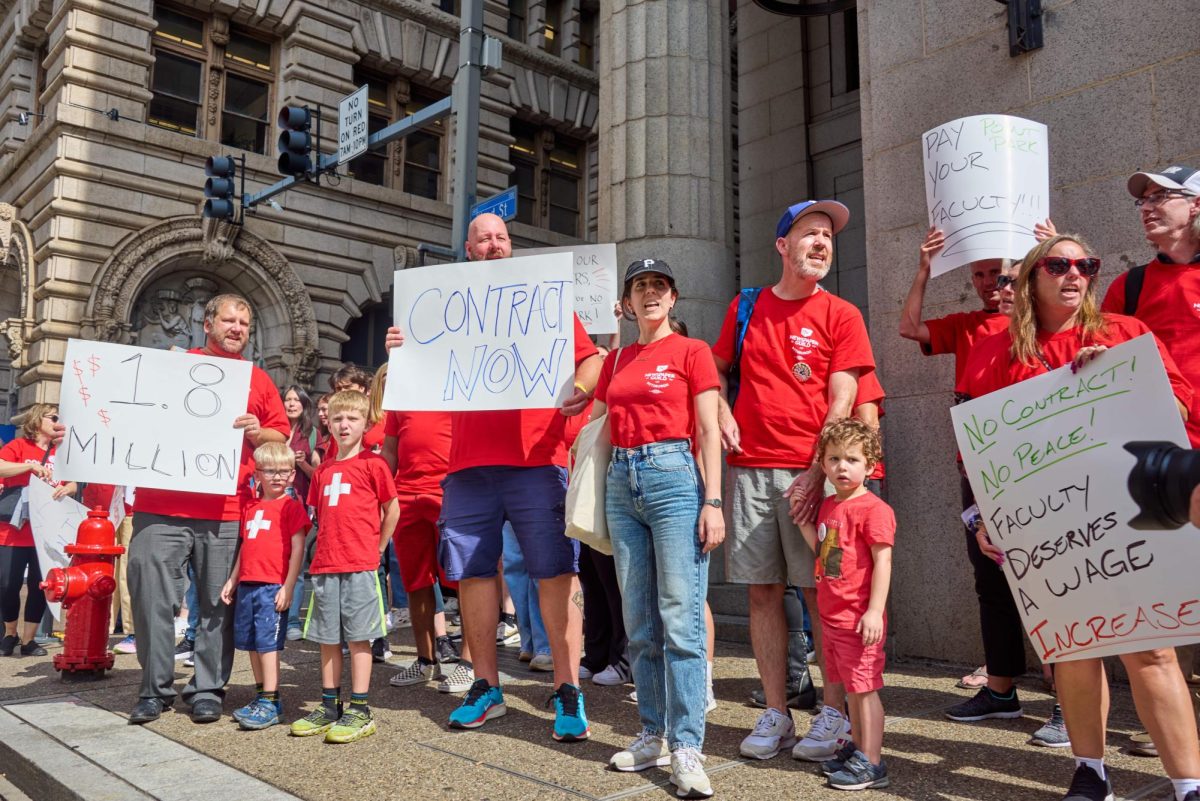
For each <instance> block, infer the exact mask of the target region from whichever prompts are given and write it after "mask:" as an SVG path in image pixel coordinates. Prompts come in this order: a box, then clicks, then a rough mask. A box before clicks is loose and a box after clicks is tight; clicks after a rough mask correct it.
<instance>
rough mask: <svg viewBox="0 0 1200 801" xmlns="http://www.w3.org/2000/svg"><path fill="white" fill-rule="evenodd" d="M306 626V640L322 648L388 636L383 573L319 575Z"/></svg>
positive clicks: (316, 579)
mask: <svg viewBox="0 0 1200 801" xmlns="http://www.w3.org/2000/svg"><path fill="white" fill-rule="evenodd" d="M312 592H313V597H312V601H311V602H310V603H309V605H308V619H307V620H306V621H305V623H304V639H306V640H308V641H309V642H315V643H320V644H321V645H338V644H339V643H342V642H369V641H370V640H374V639H375V638H377V637H386V636H387V628H386V626H385V623H384V617H383V616H384V611H383V591H382V590H381V589H380V587H379V573H378V572H376V571H374V570H364V571H361V572H359V573H317V574H315V575H314V576H313V577H312Z"/></svg>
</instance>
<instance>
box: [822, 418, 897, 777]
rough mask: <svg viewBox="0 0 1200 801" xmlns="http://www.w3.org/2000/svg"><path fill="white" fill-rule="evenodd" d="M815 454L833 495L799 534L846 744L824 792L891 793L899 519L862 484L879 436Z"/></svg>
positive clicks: (843, 435) (857, 437) (841, 439)
mask: <svg viewBox="0 0 1200 801" xmlns="http://www.w3.org/2000/svg"><path fill="white" fill-rule="evenodd" d="M817 454H818V458H819V459H820V464H821V469H822V470H823V471H824V472H825V477H826V478H828V479H829V481H830V482H831V483H832V484H833V487H834V490H835V492H836V494H835V495H832V496H830V497H828V498H826V499H825V500H824V501H823V502H822V503H821V507H820V509H819V510H818V512H817V522H816V525H815V526H814V525H813V524H811V523H807V524H804V525H802V526H801V531H802V532H803V533H804V539H805V540H807V541H808V544H809V546H810V547H812V548H813V550H814V551H816V554H817V559H816V562H817V564H816V579H817V608H818V609H819V610H820V613H821V625H822V627H823V631H824V635H825V636H824V638H823V639H822V643H821V647H822V649H823V651H824V656H825V660H824V662H825V681H826V682H827V683H829V684H832V683H838V682H840V683H842V684H844V685H845V687H846V693H847V700H848V701H849V706H850V730H851V731H852V732H854V733H855V735H856V736H857V737H858V738H859V739H858V743H857V744H855V743H854V742H853V741H850V740H848V741H847V742H846V743H845V745H843V746H842V748H841V749H840V750H839V751H838V752H837V753H836V754H835V755H834V758H833V759H831V760H829V761H827V762H823V763H822V764H821V770H822V771H823V772H824V773H825V774H826V775H827V776H828V777H829V785H830V786H831V787H835V788H837V789H839V790H865V789H868V788H878V787H887V786H888V775H887V766H885V765H884V764H883V756H882V753H881V751H882V748H883V703H882V702H881V701H880V699H879V689H880V688H881V687H883V664H884V653H883V643H884V637H885V635H886V632H887V614H886V611H885V606H886V604H887V595H888V587H889V585H890V584H891V579H892V545H893V543H894V542H895V536H896V516H895V514H893V513H892V508H891V507H890V506H888V505H887V504H886V503H884V502H883V501H882V500H881V499H880V498H879V496H877V495H874V494H873V493H871V491H870V490H868V489H867V488H866V487H865V486H864V485H863V482H864V481H866V478H867V476H869V475H870V474H871V470H872V469H873V468H874V466H875V465H876V464H878V463H879V461H880V459H881V458H882V453H881V449H880V444H879V432H878V431H876V430H875V429H874V428H872V427H871V426H869V425H867V424H866V423H864V422H862V421H861V420H856V419H852V418H851V419H845V420H839V421H837V422H836V423H830V424H829V425H827V426H825V428H824V429H823V430H822V431H821V438H820V440H819V442H818V445H817Z"/></svg>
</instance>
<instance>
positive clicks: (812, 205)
mask: <svg viewBox="0 0 1200 801" xmlns="http://www.w3.org/2000/svg"><path fill="white" fill-rule="evenodd" d="M817 212H820V213H821V214H824V215H826V216H828V217H829V219H830V220H831V221H832V222H833V232H834V233H835V234H836V233H838V232H839V231H841V230H842V229H843V228H845V227H846V223H848V222H850V209H848V208H846V207H845V206H844V205H842V204H841V203H839V202H837V201H836V200H802V201H800V202H799V203H793V204H792V205H791V206H788V207H787V211H785V212H784V213H783V216H782V217H780V218H779V224H778V225H776V226H775V238H776V239H783V238H784V237H785V236H787V234H788V231H790V230H792V226H793V225H795V224H796V220H798V219H800V218H801V217H803V216H804V215H806V214H815V213H817Z"/></svg>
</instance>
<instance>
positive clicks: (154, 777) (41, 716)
mask: <svg viewBox="0 0 1200 801" xmlns="http://www.w3.org/2000/svg"><path fill="white" fill-rule="evenodd" d="M391 639H392V642H393V651H395V652H396V656H395V657H393V659H392V664H391V665H378V664H377V665H375V671H374V673H373V674H372V682H371V684H372V688H371V699H370V700H371V706H372V709H373V710H374V714H375V715H376V718H377V720H378V724H379V732H378V733H377V734H376V735H375V736H372V737H369V738H366V739H364V740H361V741H359V742H357V743H352V744H348V745H327V744H325V743H323V742H320V741H319V738H306V739H296V738H292V737H289V736H288V728H287V726H286V725H284V726H276V727H274V728H272V729H268V730H266V731H261V732H245V731H241V730H239V729H238V728H237V726H236V724H234V723H233V721H232V719H230V718H229V717H228V713H229V712H230V711H232V710H233V709H235V708H236V707H238V706H241V705H242V704H244V703H247V702H248V701H249V700H250V699H251V696H252V695H253V677H252V674H251V672H250V665H249V661H248V659H247V658H246V656H245V654H242V653H239V654H238V658H237V661H236V663H235V665H234V674H233V678H232V681H231V682H230V687H229V693H228V696H227V697H226V701H225V712H226V717H225V718H223V719H222V720H221V721H220V722H218V723H213V724H208V725H196V724H193V723H192V722H191V720H190V719H189V718H188V716H187V715H186V714H182V713H180V712H167V713H165V714H164V715H163V717H162V718H161V719H160V720H158V721H156V722H154V723H152V724H150V725H148V726H146V727H134V726H129V725H127V723H126V720H125V718H126V717H127V716H128V713H129V710H130V709H132V707H133V705H134V703H135V702H136V700H137V688H138V676H139V671H138V667H137V661H136V658H135V657H133V656H120V655H118V657H117V667H116V669H114V670H113V671H112V672H111V673H110V674H109V675H108V676H106V677H105V678H104V679H102V680H100V681H96V682H89V683H83V684H80V683H71V684H64V683H63V682H62V681H61V680H60V679H59V677H58V675H57V674H56V673H55V672H54V670H53V668H52V666H51V664H50V658H49V657H43V658H40V659H33V658H17V657H12V658H3V659H0V771H3V772H5V773H8V774H9V776H8V778H9V780H10V781H12V782H13V783H14V784H16V785H17V787H19V788H20V789H21V790H23V791H24V792H25V793H26V794H27V795H29V796H30V797H31V798H34V799H36V801H54V799H57V798H80V799H88V800H89V801H91V799H101V798H103V799H119V800H120V801H124V799H138V800H139V801H145V799H161V800H162V801H187V800H188V799H193V798H196V799H199V798H205V799H209V798H214V797H217V798H221V797H227V798H229V799H234V798H237V799H241V798H246V799H255V800H256V801H257V799H268V800H269V801H275V799H280V800H282V799H287V798H293V797H295V798H299V799H305V801H309V800H312V801H316V799H327V798H339V799H358V798H363V799H366V798H370V799H409V798H423V799H430V801H459V800H460V799H462V800H463V801H466V800H468V799H469V800H471V801H484V800H485V799H486V801H524V800H525V799H529V801H533V800H534V799H536V800H537V801H579V799H585V801H616V799H626V798H637V799H639V801H641V800H642V799H645V800H646V801H665V799H669V798H674V794H673V790H674V788H673V787H672V786H671V785H669V784H668V782H667V777H668V772H667V771H666V770H660V769H651V770H648V771H645V772H643V773H616V772H611V771H608V770H606V769H605V765H606V764H607V761H608V758H609V757H610V756H611V755H612V754H613V752H615V751H617V750H620V749H621V748H623V747H624V746H625V745H626V744H627V743H628V742H629V741H630V740H632V739H633V738H634V737H635V736H636V735H637V733H638V730H639V726H638V721H637V710H636V707H635V706H634V704H633V703H631V702H630V701H629V700H628V693H629V691H630V689H631V687H629V686H625V687H597V686H594V685H592V684H591V682H584V692H585V698H586V703H587V712H588V717H589V719H590V721H591V726H592V737H591V739H590V740H588V741H587V742H583V743H576V744H572V745H562V744H558V743H555V742H553V741H552V740H551V738H550V726H551V722H552V720H553V712H552V710H551V709H549V708H547V706H546V700H547V698H548V696H549V695H550V693H551V690H552V688H551V686H550V675H549V674H546V673H531V672H530V671H529V670H528V668H527V667H526V665H524V664H522V663H520V662H519V661H518V660H517V651H516V649H515V648H501V649H500V651H501V658H500V669H501V671H502V674H503V676H502V684H503V686H504V690H505V699H506V702H507V704H508V709H509V712H508V715H507V716H505V717H503V718H498V719H496V720H493V721H490V722H489V723H488V724H487V725H486V726H485V727H483V728H482V729H479V730H476V731H471V732H452V731H449V730H448V729H447V728H446V725H445V723H446V716H447V715H448V714H449V712H450V710H451V709H452V708H453V707H454V706H455V705H456V703H457V700H458V699H457V697H455V696H449V695H444V694H442V693H438V692H437V691H436V689H435V687H434V684H433V683H430V684H429V685H427V686H417V687H407V688H401V689H397V688H393V687H390V686H388V683H387V680H388V678H389V677H390V676H391V675H392V674H393V673H394V671H395V669H396V668H395V667H393V666H392V665H395V666H399V665H403V664H407V663H408V662H409V661H411V659H412V658H413V655H414V651H413V648H412V640H411V630H409V629H404V630H402V631H400V632H397V633H394V634H393V635H392V637H391ZM112 642H113V643H114V644H115V643H116V642H117V639H116V638H114V639H113V641H112ZM397 642H399V643H401V644H400V645H399V646H397V645H396V643H397ZM52 653H53V652H52ZM283 663H284V664H283V670H282V689H283V701H284V706H285V709H286V713H287V719H288V720H289V721H290V720H294V719H295V718H296V717H299V716H300V715H301V714H303V712H305V711H307V710H308V709H310V708H311V706H312V705H313V704H314V703H315V702H316V701H317V700H318V698H319V696H320V689H319V685H320V682H319V676H318V671H319V659H318V655H317V650H316V647H315V646H312V645H310V644H307V643H288V646H287V650H286V651H285V652H284V657H283ZM179 665H180V668H179V674H178V675H179V685H178V686H179V687H182V685H183V684H184V682H185V681H186V678H187V675H188V673H189V671H185V669H183V668H182V663H179ZM889 668H890V669H889V670H888V672H887V674H886V677H885V681H886V684H887V686H886V688H885V689H884V690H883V702H884V707H885V709H886V711H887V715H888V717H887V726H886V730H885V732H884V757H885V759H886V760H887V763H888V769H889V774H890V776H891V780H892V783H891V787H889V788H887V789H886V790H879V791H871V792H869V793H868V795H867V796H866V797H867V798H878V797H882V796H884V795H887V796H891V797H894V798H901V799H914V801H929V800H931V799H944V800H945V801H960V800H961V801H966V800H967V799H970V800H971V801H991V800H992V799H994V800H995V801H1058V799H1060V798H1061V797H1062V795H1063V793H1064V792H1065V788H1066V786H1067V784H1068V783H1069V782H1070V779H1071V774H1072V772H1073V770H1074V764H1073V762H1072V759H1071V754H1070V750H1069V749H1045V748H1036V747H1033V746H1030V745H1028V744H1027V742H1028V739H1029V736H1030V734H1032V733H1033V731H1034V730H1036V729H1037V728H1038V727H1039V726H1040V725H1041V724H1042V723H1043V722H1044V721H1045V719H1046V718H1047V716H1048V715H1049V713H1050V710H1051V706H1052V703H1053V701H1052V699H1051V698H1050V696H1048V695H1047V694H1046V693H1045V692H1043V691H1042V690H1041V689H1040V688H1039V687H1038V686H1037V684H1038V682H1036V681H1035V680H1034V679H1032V678H1031V679H1029V680H1028V681H1024V682H1023V683H1022V684H1021V686H1020V695H1021V699H1022V703H1023V705H1024V709H1025V717H1024V718H1022V719H1019V720H1005V721H984V722H981V723H975V724H962V723H954V722H952V721H949V720H947V719H945V718H944V717H943V716H942V710H943V709H945V708H946V707H947V706H950V705H952V704H954V703H957V702H958V701H961V700H962V699H964V698H966V697H968V696H969V695H970V694H971V693H970V692H968V691H965V690H958V689H955V688H954V686H953V685H954V681H955V679H956V678H957V677H958V676H960V675H962V674H963V673H965V672H968V671H967V670H966V669H963V668H960V667H955V668H947V667H937V666H930V665H924V664H914V663H903V664H892V665H889ZM347 670H348V665H347ZM715 674H716V676H715V690H716V696H717V699H718V700H719V701H720V706H719V708H718V709H717V710H715V711H714V712H712V713H711V714H710V715H709V716H708V730H707V738H706V744H705V749H704V750H705V753H706V754H707V756H708V761H707V763H706V769H707V770H708V772H709V774H710V776H711V779H712V783H713V788H714V790H715V791H716V797H717V798H719V799H722V800H723V801H724V800H728V801H735V800H739V801H740V800H741V799H745V801H761V800H762V799H774V798H804V799H813V800H814V801H822V800H823V799H833V798H839V799H845V798H846V796H845V794H843V793H840V792H838V791H835V790H832V789H829V788H827V787H826V786H825V782H824V780H823V779H822V777H820V776H819V774H818V771H817V767H816V765H813V764H808V763H801V762H795V761H793V760H792V759H790V758H789V757H787V756H784V755H781V756H779V757H776V758H775V759H772V760H769V761H764V762H759V761H757V760H750V761H747V760H744V759H742V758H740V757H739V756H738V744H739V742H740V741H741V739H742V737H743V736H745V734H746V733H747V732H748V730H749V729H750V727H751V726H753V724H754V721H755V719H756V717H757V715H758V714H759V710H757V709H753V708H751V707H750V706H749V705H748V704H747V703H746V699H747V697H748V696H749V693H750V691H751V690H752V689H754V687H756V686H757V684H756V679H755V676H756V673H755V667H754V660H753V658H752V657H751V655H750V651H749V647H748V646H744V645H736V644H727V643H718V646H717V662H716V671H715ZM348 682H349V678H348V673H347V677H346V680H345V682H344V684H343V686H344V687H347V686H348ZM818 684H819V681H818ZM793 714H794V715H795V716H796V722H797V729H799V730H800V731H801V733H803V731H804V730H806V729H807V727H808V724H809V717H808V714H807V713H793ZM1139 728H1140V726H1139V724H1138V721H1137V717H1136V715H1135V714H1134V712H1133V706H1132V701H1131V699H1130V696H1129V690H1128V688H1127V687H1124V686H1120V685H1117V686H1114V688H1113V694H1112V714H1111V715H1110V720H1109V748H1108V753H1107V754H1106V758H1107V760H1108V765H1109V769H1110V773H1111V775H1112V779H1113V783H1114V786H1115V788H1116V794H1117V797H1118V798H1123V799H1128V800H1129V801H1133V799H1144V800H1145V801H1169V799H1171V798H1173V796H1172V793H1171V788H1170V784H1169V783H1168V782H1167V781H1166V780H1165V778H1163V777H1164V775H1165V774H1164V773H1163V770H1162V765H1161V763H1160V762H1159V761H1158V760H1157V759H1147V758H1143V757H1135V756H1131V755H1128V754H1126V753H1124V752H1123V749H1122V746H1123V745H1124V744H1125V743H1126V742H1127V740H1128V736H1129V735H1130V734H1132V733H1133V732H1135V731H1137V730H1138V729H1139ZM22 765H24V766H25V767H26V768H28V767H29V766H30V765H34V766H39V767H43V768H45V770H46V771H47V772H49V773H51V774H53V775H52V776H51V777H49V778H47V777H46V776H43V777H42V779H43V781H42V784H40V785H36V787H37V789H36V792H33V791H31V790H30V789H29V787H30V785H29V783H28V782H29V781H30V779H29V777H28V776H27V775H24V774H22V773H21V766H22ZM6 786H9V785H6V783H5V781H4V777H3V776H0V798H6V797H9V795H8V793H6V792H5V789H4V788H5V787H6ZM65 788H74V789H75V794H74V795H72V794H70V793H68V792H67V790H66V789H65ZM13 796H14V797H16V798H20V797H21V796H20V795H19V794H15V793H14V794H13Z"/></svg>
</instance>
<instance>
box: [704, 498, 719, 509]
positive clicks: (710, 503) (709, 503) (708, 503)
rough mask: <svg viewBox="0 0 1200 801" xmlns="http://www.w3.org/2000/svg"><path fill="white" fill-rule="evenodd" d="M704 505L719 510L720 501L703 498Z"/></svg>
mask: <svg viewBox="0 0 1200 801" xmlns="http://www.w3.org/2000/svg"><path fill="white" fill-rule="evenodd" d="M704 505H705V506H711V507H712V508H714V509H720V508H721V499H720V498H705V499H704Z"/></svg>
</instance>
